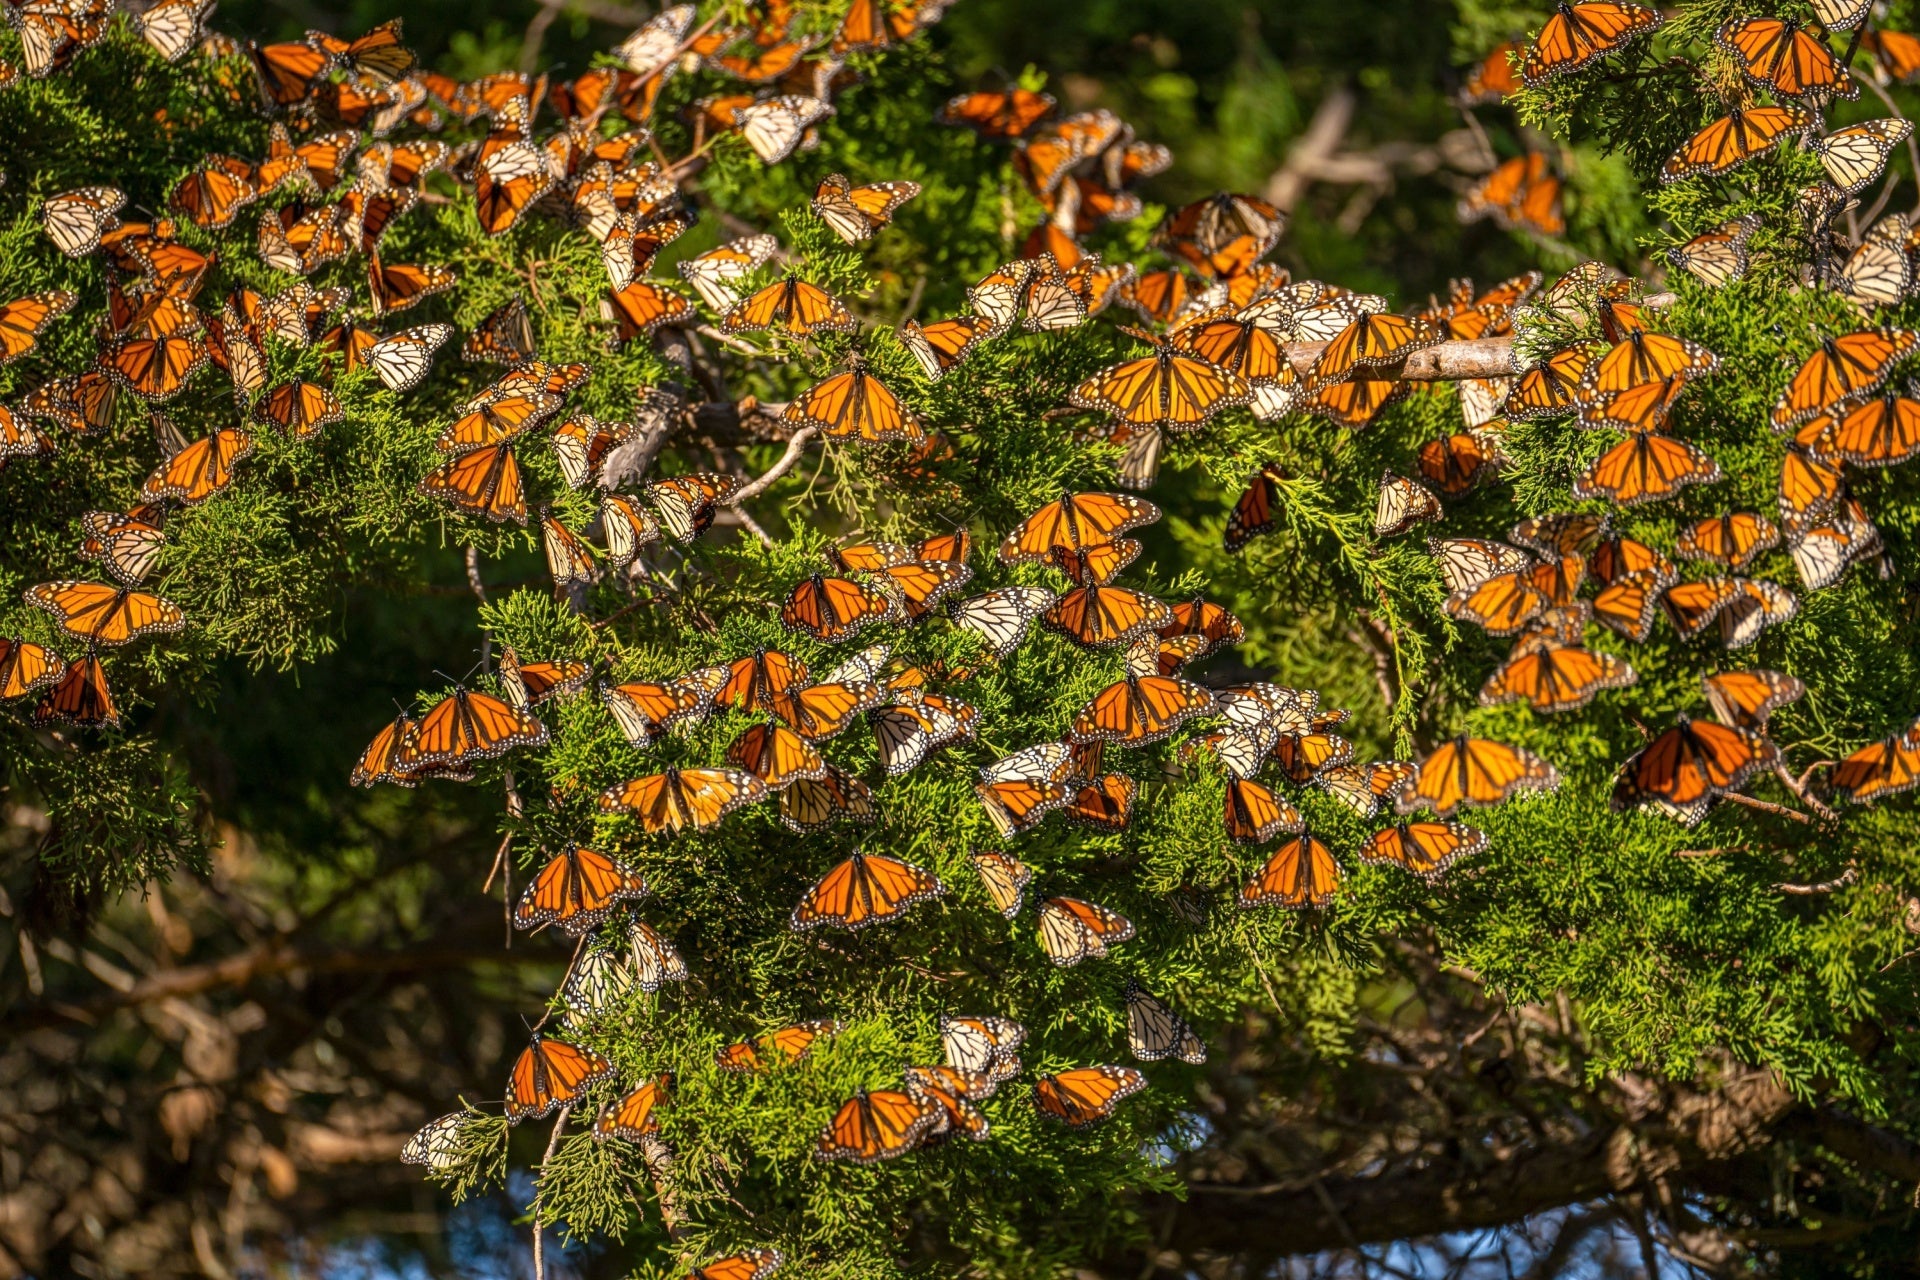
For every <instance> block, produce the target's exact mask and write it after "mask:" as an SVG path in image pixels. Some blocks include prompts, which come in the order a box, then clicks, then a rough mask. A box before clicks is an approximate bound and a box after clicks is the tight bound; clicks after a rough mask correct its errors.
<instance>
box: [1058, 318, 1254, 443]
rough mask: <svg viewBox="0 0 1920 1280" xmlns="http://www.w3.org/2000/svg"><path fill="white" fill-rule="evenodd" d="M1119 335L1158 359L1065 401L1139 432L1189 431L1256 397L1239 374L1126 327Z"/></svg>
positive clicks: (1114, 370)
mask: <svg viewBox="0 0 1920 1280" xmlns="http://www.w3.org/2000/svg"><path fill="white" fill-rule="evenodd" d="M1121 332H1123V333H1126V334H1128V335H1129V336H1131V337H1135V338H1138V339H1140V340H1141V341H1142V342H1148V343H1151V344H1152V345H1153V347H1154V353H1153V354H1152V355H1150V356H1147V357H1145V358H1143V359H1139V360H1126V361H1122V362H1121V363H1119V364H1116V365H1111V366H1109V367H1108V368H1106V369H1103V370H1101V371H1100V372H1099V373H1097V374H1095V375H1094V376H1093V377H1091V378H1088V379H1087V380H1086V381H1085V382H1082V383H1081V384H1080V385H1079V386H1077V387H1075V388H1074V389H1073V391H1072V393H1071V394H1070V395H1069V396H1068V397H1067V400H1068V402H1069V403H1070V404H1072V405H1074V406H1076V407H1078V408H1081V409H1103V410H1105V411H1106V412H1107V413H1109V414H1110V415H1112V416H1113V417H1115V418H1118V419H1119V420H1120V421H1122V422H1126V423H1130V424H1132V425H1135V426H1164V427H1167V428H1168V429H1170V430H1186V431H1191V430H1195V429H1197V428H1199V427H1200V426H1201V425H1202V424H1203V423H1205V422H1206V421H1207V420H1208V419H1210V418H1212V417H1213V416H1214V415H1215V414H1216V413H1218V412H1220V410H1222V409H1227V408H1232V407H1233V406H1235V405H1241V404H1245V403H1246V402H1247V401H1248V400H1249V399H1250V398H1251V397H1252V395H1253V388H1252V387H1250V386H1249V385H1248V384H1247V382H1246V380H1245V379H1243V378H1241V377H1240V376H1239V375H1238V374H1235V373H1229V372H1227V371H1226V370H1224V369H1221V368H1219V367H1217V366H1215V365H1213V364H1210V363H1209V362H1207V361H1206V360H1203V359H1200V358H1198V357H1196V356H1189V355H1183V354H1181V353H1180V352H1179V351H1178V350H1177V349H1176V348H1174V347H1172V346H1170V345H1168V344H1167V343H1165V342H1162V341H1161V340H1160V339H1159V338H1156V337H1154V336H1153V335H1151V334H1149V333H1146V332H1145V331H1143V330H1139V329H1130V328H1127V327H1126V326H1124V325H1123V326H1121Z"/></svg>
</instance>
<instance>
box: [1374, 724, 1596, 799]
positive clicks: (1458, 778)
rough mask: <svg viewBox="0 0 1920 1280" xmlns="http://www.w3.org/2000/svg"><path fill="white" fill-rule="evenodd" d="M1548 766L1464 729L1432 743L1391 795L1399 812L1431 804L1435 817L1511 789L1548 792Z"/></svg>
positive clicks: (1553, 778) (1554, 780)
mask: <svg viewBox="0 0 1920 1280" xmlns="http://www.w3.org/2000/svg"><path fill="white" fill-rule="evenodd" d="M1559 785H1560V775H1559V773H1557V772H1556V771H1555V770H1554V767H1553V766H1552V765H1550V764H1548V763H1547V762H1546V761H1545V760H1542V759H1541V758H1540V757H1539V756H1537V755H1535V754H1533V752H1531V751H1528V750H1526V749H1525V748H1524V747H1510V746H1508V745H1506V744H1505V743H1503V742H1495V741H1493V740H1492V739H1489V738H1470V737H1467V736H1466V735H1465V734H1462V735H1461V736H1460V737H1457V738H1455V739H1453V740H1452V741H1451V742H1444V743H1442V744H1441V745H1439V746H1438V747H1435V748H1434V749H1433V750H1432V751H1431V752H1429V753H1428V754H1427V756H1426V757H1425V758H1424V759H1422V760H1421V761H1420V762H1419V764H1418V765H1417V766H1416V767H1415V771H1414V775H1413V778H1412V780H1411V781H1410V782H1408V783H1407V784H1406V785H1405V786H1404V787H1402V788H1401V789H1400V793H1399V795H1398V797H1397V798H1396V800H1395V807H1396V808H1397V809H1398V810H1399V811H1400V812H1401V813H1403V814H1404V813H1412V812H1414V811H1415V810H1416V809H1431V810H1433V812H1434V814H1435V815H1436V816H1438V817H1441V818H1446V817H1450V816H1451V815H1452V814H1453V811H1454V810H1456V809H1458V808H1461V807H1462V806H1466V805H1477V806H1481V807H1485V806H1488V805H1496V804H1499V803H1500V802H1501V801H1503V800H1505V799H1506V798H1507V797H1508V796H1511V795H1512V794H1513V793H1514V792H1515V791H1519V790H1522V789H1533V790H1540V791H1552V790H1553V789H1555V788H1556V787H1558V786H1559Z"/></svg>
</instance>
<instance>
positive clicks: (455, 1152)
mask: <svg viewBox="0 0 1920 1280" xmlns="http://www.w3.org/2000/svg"><path fill="white" fill-rule="evenodd" d="M209 7H211V6H209ZM471 1119H472V1113H471V1112H466V1111H454V1112H449V1113H448V1114H446V1115H444V1116H440V1117H439V1118H437V1119H434V1120H429V1121H428V1122H427V1123H426V1124H424V1125H422V1126H421V1127H420V1129H419V1130H418V1131H417V1132H416V1133H415V1134H414V1135H413V1136H412V1137H411V1138H408V1139H407V1144H406V1145H405V1146H404V1147H402V1148H400V1163H402V1164H422V1165H426V1166H427V1167H428V1168H430V1169H433V1170H435V1171H437V1172H446V1171H447V1170H450V1169H457V1168H459V1167H460V1166H461V1165H462V1164H464V1163H465V1153H464V1151H463V1147H462V1142H461V1131H462V1130H463V1129H465V1128H466V1127H467V1125H468V1124H469V1123H471Z"/></svg>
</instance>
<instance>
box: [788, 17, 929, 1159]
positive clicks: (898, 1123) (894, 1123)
mask: <svg viewBox="0 0 1920 1280" xmlns="http://www.w3.org/2000/svg"><path fill="white" fill-rule="evenodd" d="M864 2H865V3H873V0H864ZM940 1117H941V1111H940V1107H939V1106H938V1104H936V1103H933V1102H930V1101H926V1100H923V1099H921V1098H918V1097H915V1096H914V1095H912V1094H910V1093H901V1092H898V1091H896V1090H891V1089H885V1090H876V1091H875V1092H872V1093H869V1092H867V1091H866V1090H864V1089H862V1090H861V1091H860V1092H859V1093H857V1094H855V1095H854V1096H853V1097H851V1098H849V1099H847V1101H846V1102H845V1103H843V1104H842V1105H841V1107H840V1110H839V1111H838V1112H836V1113H835V1114H834V1117H833V1122H832V1123H831V1124H829V1125H828V1126H827V1128H826V1129H825V1131H823V1132H822V1133H821V1135H820V1138H819V1141H818V1143H817V1145H816V1146H815V1148H814V1154H815V1155H817V1156H819V1157H820V1158H821V1159H823V1160H851V1161H852V1162H853V1163H855V1164H875V1163H878V1162H879V1161H881V1160H892V1159H894V1158H896V1157H898V1156H903V1155H905V1154H906V1153H907V1152H909V1151H911V1150H913V1149H914V1148H915V1147H917V1146H919V1145H920V1140H921V1139H922V1138H924V1137H926V1136H927V1133H928V1132H929V1131H930V1130H931V1129H932V1128H933V1127H934V1125H935V1124H937V1123H939V1120H940Z"/></svg>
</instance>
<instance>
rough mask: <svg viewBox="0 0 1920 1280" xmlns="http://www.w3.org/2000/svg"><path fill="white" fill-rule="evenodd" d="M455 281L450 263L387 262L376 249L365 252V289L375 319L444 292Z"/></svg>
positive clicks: (457, 280)
mask: <svg viewBox="0 0 1920 1280" xmlns="http://www.w3.org/2000/svg"><path fill="white" fill-rule="evenodd" d="M459 281H460V277H459V275H458V273H456V272H455V271H454V270H453V268H451V267H443V266H438V265H436V264H433V263H428V264H426V265H424V266H416V265H414V264H412V263H405V262H396V263H394V264H392V265H391V266H389V265H387V264H386V263H383V262H382V261H381V260H380V255H379V254H378V253H370V254H368V255H367V292H368V296H369V297H370V298H371V299H372V301H373V315H374V318H375V319H376V320H377V319H379V318H380V317H381V316H385V315H391V314H393V313H394V312H396V311H405V310H406V309H407V308H408V307H412V306H417V305H418V304H420V303H422V302H424V301H426V300H427V299H428V298H431V297H432V296H433V295H434V294H436V293H445V292H446V291H447V290H448V289H451V288H453V286H454V285H455V284H458V283H459Z"/></svg>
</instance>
